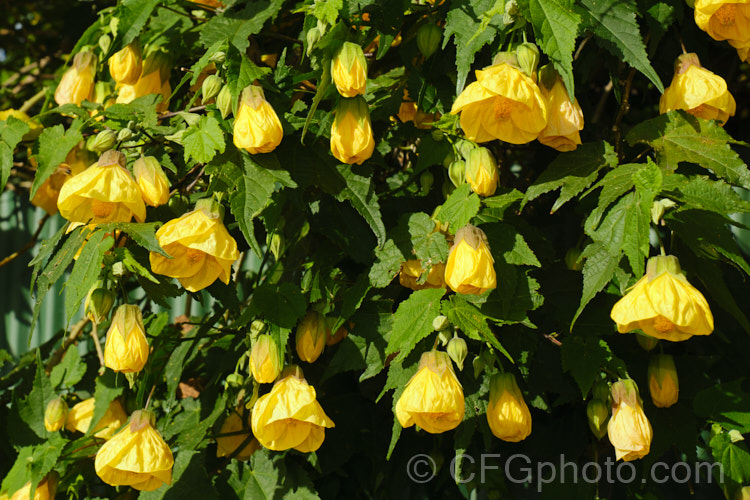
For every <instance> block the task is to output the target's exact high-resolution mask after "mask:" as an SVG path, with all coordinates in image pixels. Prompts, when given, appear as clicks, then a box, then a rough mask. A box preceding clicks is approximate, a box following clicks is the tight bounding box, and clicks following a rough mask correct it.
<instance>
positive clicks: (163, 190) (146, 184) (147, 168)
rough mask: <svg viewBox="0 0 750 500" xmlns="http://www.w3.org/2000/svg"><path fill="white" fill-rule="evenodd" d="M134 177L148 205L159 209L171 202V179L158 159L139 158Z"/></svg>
mask: <svg viewBox="0 0 750 500" xmlns="http://www.w3.org/2000/svg"><path fill="white" fill-rule="evenodd" d="M133 175H134V176H135V180H136V182H137V183H138V188H139V189H140V191H141V197H142V198H143V201H144V202H145V203H146V204H147V205H150V206H152V207H158V206H160V205H164V204H165V203H167V202H168V201H169V179H167V174H165V173H164V170H163V169H162V168H161V165H159V161H158V160H157V159H156V158H154V157H153V156H145V157H141V158H138V159H137V160H136V161H135V163H134V164H133Z"/></svg>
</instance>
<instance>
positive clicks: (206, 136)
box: [182, 115, 225, 163]
mask: <svg viewBox="0 0 750 500" xmlns="http://www.w3.org/2000/svg"><path fill="white" fill-rule="evenodd" d="M182 144H183V146H185V162H187V161H188V160H189V159H191V158H192V159H193V160H195V161H197V162H198V163H207V162H209V161H211V159H213V157H214V156H216V153H217V152H219V153H223V152H224V146H225V144H224V132H223V131H222V130H221V126H220V125H219V122H218V121H217V120H216V118H214V117H213V116H208V115H204V116H201V119H200V121H199V122H198V123H197V124H195V125H193V126H191V127H189V128H188V129H187V130H186V131H185V134H184V135H183V136H182Z"/></svg>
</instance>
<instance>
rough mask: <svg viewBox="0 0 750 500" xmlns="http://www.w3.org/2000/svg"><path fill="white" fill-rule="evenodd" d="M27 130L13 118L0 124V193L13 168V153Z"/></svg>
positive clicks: (28, 128)
mask: <svg viewBox="0 0 750 500" xmlns="http://www.w3.org/2000/svg"><path fill="white" fill-rule="evenodd" d="M29 130H31V128H30V127H29V126H28V125H27V124H26V123H25V122H24V121H23V120H19V119H18V118H16V117H14V116H9V117H8V118H7V119H6V120H3V121H2V122H0V139H1V140H0V191H2V190H3V189H4V188H5V184H6V183H7V182H8V178H9V177H10V169H11V168H13V151H15V149H16V146H17V145H18V143H19V142H21V139H23V136H24V135H25V134H27V133H28V132H29Z"/></svg>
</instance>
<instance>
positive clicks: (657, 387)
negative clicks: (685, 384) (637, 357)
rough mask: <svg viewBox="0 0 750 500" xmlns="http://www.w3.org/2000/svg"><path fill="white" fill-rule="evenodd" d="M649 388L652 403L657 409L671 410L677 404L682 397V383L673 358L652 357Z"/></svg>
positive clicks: (663, 355) (663, 356)
mask: <svg viewBox="0 0 750 500" xmlns="http://www.w3.org/2000/svg"><path fill="white" fill-rule="evenodd" d="M648 388H649V392H650V393H651V401H653V403H654V406H656V407H657V408H669V407H670V406H672V405H673V404H675V403H677V400H678V399H679V395H680V382H679V379H678V378H677V368H675V364H674V358H673V357H672V356H670V355H668V354H656V355H654V356H652V358H651V361H650V362H649V364H648Z"/></svg>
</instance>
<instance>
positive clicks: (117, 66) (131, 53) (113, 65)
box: [109, 40, 143, 85]
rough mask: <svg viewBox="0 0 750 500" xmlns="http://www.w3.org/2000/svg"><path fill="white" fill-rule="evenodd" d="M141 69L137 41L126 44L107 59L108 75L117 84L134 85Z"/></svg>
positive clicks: (139, 45)
mask: <svg viewBox="0 0 750 500" xmlns="http://www.w3.org/2000/svg"><path fill="white" fill-rule="evenodd" d="M142 69H143V61H142V60H141V44H140V43H139V42H138V40H136V41H134V42H131V43H129V44H127V45H126V46H125V47H123V48H122V49H121V50H120V51H119V52H116V53H115V54H114V55H113V56H112V57H110V58H109V74H110V75H112V79H113V80H114V81H115V82H117V83H120V84H126V85H135V83H136V82H137V81H138V78H140V76H141V70H142Z"/></svg>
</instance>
